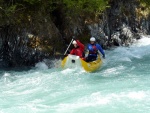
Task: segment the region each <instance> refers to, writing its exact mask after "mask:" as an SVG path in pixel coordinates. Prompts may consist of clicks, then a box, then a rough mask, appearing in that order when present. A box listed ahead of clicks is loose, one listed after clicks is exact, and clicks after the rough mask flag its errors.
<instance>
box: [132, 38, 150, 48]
mask: <svg viewBox="0 0 150 113" xmlns="http://www.w3.org/2000/svg"><path fill="white" fill-rule="evenodd" d="M149 37H150V36H142V38H141V39H139V40H138V41H137V42H136V43H135V44H134V45H137V46H138V47H141V46H148V45H150V38H149Z"/></svg>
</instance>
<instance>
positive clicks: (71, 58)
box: [61, 54, 102, 72]
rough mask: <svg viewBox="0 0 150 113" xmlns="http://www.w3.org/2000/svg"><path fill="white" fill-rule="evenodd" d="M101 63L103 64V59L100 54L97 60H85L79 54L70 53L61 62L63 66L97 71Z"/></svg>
mask: <svg viewBox="0 0 150 113" xmlns="http://www.w3.org/2000/svg"><path fill="white" fill-rule="evenodd" d="M101 65H102V60H101V58H100V56H98V58H97V60H96V61H92V62H85V61H84V60H82V59H81V58H80V57H79V56H75V55H70V54H69V55H68V56H66V57H65V58H64V59H63V60H62V62H61V66H62V68H74V67H81V68H83V69H84V70H85V71H87V72H93V71H96V70H97V69H99V68H100V66H101Z"/></svg>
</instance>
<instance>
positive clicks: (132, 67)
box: [0, 37, 150, 113]
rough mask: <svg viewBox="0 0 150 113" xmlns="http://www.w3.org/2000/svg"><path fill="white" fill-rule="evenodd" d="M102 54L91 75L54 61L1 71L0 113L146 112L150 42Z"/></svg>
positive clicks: (149, 94)
mask: <svg viewBox="0 0 150 113" xmlns="http://www.w3.org/2000/svg"><path fill="white" fill-rule="evenodd" d="M105 53H106V59H104V60H103V65H102V67H101V68H100V69H99V70H98V71H96V72H94V73H87V72H84V71H83V70H82V69H78V68H77V69H64V70H63V69H61V68H60V66H59V63H58V61H56V62H57V63H55V62H54V65H53V66H54V67H52V68H48V66H47V65H46V64H45V63H44V62H40V63H38V64H37V65H36V66H35V67H33V68H31V69H29V70H23V69H20V70H7V71H6V70H5V71H4V70H2V69H1V70H0V113H150V38H147V37H143V38H142V39H140V40H138V41H136V42H135V43H134V44H133V45H131V46H129V47H117V48H113V49H111V50H106V51H105ZM59 62H60V61H59Z"/></svg>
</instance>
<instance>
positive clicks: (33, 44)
mask: <svg viewBox="0 0 150 113" xmlns="http://www.w3.org/2000/svg"><path fill="white" fill-rule="evenodd" d="M27 6H30V9H32V8H33V9H32V10H31V11H28V9H27V10H23V9H22V10H18V12H15V13H13V14H12V13H11V14H12V17H13V18H8V16H6V15H5V18H2V17H3V16H2V14H3V13H6V12H5V11H3V9H2V7H0V8H1V9H0V12H1V17H0V19H1V22H2V23H1V24H0V63H1V64H0V66H1V67H16V66H32V65H34V64H35V63H36V62H39V61H42V60H43V59H44V58H50V57H52V56H57V55H59V54H63V52H64V51H65V49H66V48H67V46H68V44H69V42H70V40H71V38H72V36H76V37H77V38H78V39H79V40H81V41H82V42H83V43H84V44H87V43H88V42H89V38H90V37H91V36H94V37H95V38H96V39H97V42H98V43H100V44H101V45H102V47H103V48H104V49H109V48H111V47H113V46H129V45H130V44H132V43H133V42H134V41H135V40H137V39H139V38H141V35H148V34H149V33H150V15H149V14H150V12H149V7H147V4H146V3H145V2H139V1H138V0H109V1H108V4H107V7H106V8H105V10H103V11H101V13H99V14H98V15H96V14H95V15H94V14H92V13H90V14H88V13H84V14H74V15H72V16H70V15H68V14H66V9H64V6H63V5H60V4H59V7H57V8H54V9H53V11H51V12H49V11H47V9H46V8H45V9H42V8H43V7H42V8H41V9H36V8H37V7H35V6H33V5H27ZM17 7H18V6H17ZM19 7H21V8H24V7H22V6H19ZM21 12H22V13H23V14H24V15H23V14H22V15H20V14H19V13H21ZM72 13H73V12H72ZM9 17H11V16H9Z"/></svg>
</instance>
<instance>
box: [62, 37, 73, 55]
mask: <svg viewBox="0 0 150 113" xmlns="http://www.w3.org/2000/svg"><path fill="white" fill-rule="evenodd" d="M72 41H73V39H72V40H71V42H70V44H69V46H68V48H67V49H66V51H65V53H64V55H66V53H67V51H68V49H69V47H70V45H71V43H72Z"/></svg>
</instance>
